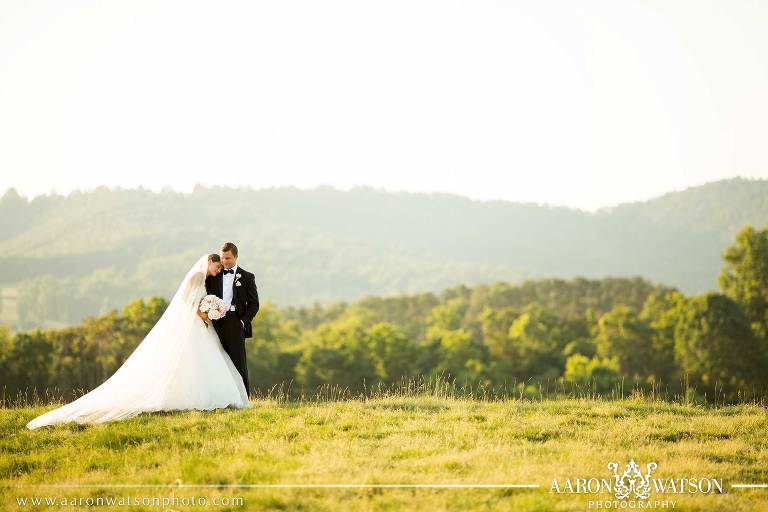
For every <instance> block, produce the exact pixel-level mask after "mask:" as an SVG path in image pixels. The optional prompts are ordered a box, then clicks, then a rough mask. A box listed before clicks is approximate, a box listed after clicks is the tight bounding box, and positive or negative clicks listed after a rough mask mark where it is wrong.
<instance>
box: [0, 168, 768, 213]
mask: <svg viewBox="0 0 768 512" xmlns="http://www.w3.org/2000/svg"><path fill="white" fill-rule="evenodd" d="M732 178H743V179H758V180H766V179H768V178H763V177H750V176H732V177H728V178H723V180H727V179H732ZM717 181H722V180H710V181H707V182H703V183H696V184H692V185H689V186H686V187H683V188H680V189H676V190H667V191H665V192H662V193H660V194H658V195H654V196H652V197H647V198H640V199H636V200H627V201H622V202H620V203H613V204H606V205H601V206H598V207H596V208H594V209H585V208H579V207H576V206H571V205H561V204H552V203H544V202H541V201H526V200H519V199H505V198H476V197H470V196H468V195H466V194H461V193H456V192H449V191H443V190H398V189H395V190H390V189H386V188H384V187H375V186H372V185H365V184H360V185H352V186H350V187H336V186H333V185H329V184H320V185H316V186H314V187H297V186H295V185H272V186H269V187H255V186H252V185H232V187H234V188H238V187H244V188H247V189H251V190H269V189H280V188H296V189H299V190H302V191H311V190H316V189H318V188H322V187H330V188H333V189H335V190H339V191H343V192H349V191H350V190H352V189H356V188H364V187H368V188H372V189H375V190H377V191H381V192H387V193H395V194H396V193H400V192H404V193H412V194H430V193H435V194H450V195H454V196H458V197H463V198H466V199H470V200H473V201H481V202H482V201H509V202H514V203H535V204H538V205H539V206H549V207H562V208H569V209H572V210H578V211H583V212H587V213H595V212H597V211H599V210H602V209H606V208H610V207H613V206H618V205H620V204H627V203H635V202H643V201H647V200H651V199H655V198H657V197H661V196H663V195H665V194H669V193H674V192H682V191H684V190H686V189H688V188H692V187H697V186H700V185H705V184H707V183H713V182H717ZM198 185H200V186H214V185H211V184H208V185H206V184H204V183H196V184H194V185H192V186H191V187H188V188H185V189H176V188H174V187H170V186H163V187H146V186H143V185H138V186H135V187H123V186H120V185H116V186H108V185H95V186H93V187H87V188H72V189H71V190H69V191H67V192H58V191H53V192H51V191H49V192H41V193H38V194H25V193H23V192H22V191H21V190H19V189H18V187H14V186H9V187H7V188H5V189H4V190H2V191H0V197H2V196H3V195H4V194H5V193H6V192H8V191H9V190H10V189H14V190H16V191H17V192H18V193H19V195H21V196H22V197H24V198H26V199H34V198H35V197H38V196H46V195H61V196H68V195H70V194H71V193H73V192H76V191H77V192H83V193H87V192H93V191H95V190H96V189H98V188H101V187H106V188H108V189H110V190H115V189H122V190H137V189H144V190H148V191H151V192H154V193H160V192H163V191H165V190H173V191H174V192H178V193H185V194H186V193H190V192H192V190H193V189H194V188H195V187H196V186H198ZM215 186H225V187H228V186H230V185H228V184H224V185H222V184H215Z"/></svg>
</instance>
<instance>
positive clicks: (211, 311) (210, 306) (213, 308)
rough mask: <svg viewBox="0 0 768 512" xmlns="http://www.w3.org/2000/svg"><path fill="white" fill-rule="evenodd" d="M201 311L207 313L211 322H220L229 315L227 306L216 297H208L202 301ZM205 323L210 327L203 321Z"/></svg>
mask: <svg viewBox="0 0 768 512" xmlns="http://www.w3.org/2000/svg"><path fill="white" fill-rule="evenodd" d="M200 311H202V312H203V313H207V315H206V316H208V319H209V320H218V319H220V318H221V317H223V316H224V315H226V314H227V305H226V304H224V301H223V300H221V299H220V298H218V297H217V296H216V295H206V296H205V297H203V299H202V300H201V301H200ZM203 323H204V324H205V326H206V327H208V322H206V321H205V320H203Z"/></svg>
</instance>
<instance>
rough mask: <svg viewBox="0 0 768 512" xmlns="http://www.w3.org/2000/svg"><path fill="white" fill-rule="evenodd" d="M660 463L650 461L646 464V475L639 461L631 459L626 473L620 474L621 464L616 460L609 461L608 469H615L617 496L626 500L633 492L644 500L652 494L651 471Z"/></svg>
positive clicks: (615, 491) (615, 493) (615, 492)
mask: <svg viewBox="0 0 768 512" xmlns="http://www.w3.org/2000/svg"><path fill="white" fill-rule="evenodd" d="M657 467H659V466H658V464H656V463H655V462H649V463H648V464H646V465H645V476H643V474H642V473H640V466H638V465H637V462H635V461H634V460H630V461H629V463H628V464H627V467H626V469H625V470H624V473H623V474H622V475H621V476H619V473H618V471H617V470H618V469H619V464H618V463H616V462H610V463H608V469H612V470H613V476H614V492H613V494H614V495H615V496H616V498H618V499H620V500H626V499H627V498H629V497H630V495H631V494H634V495H635V497H636V498H638V499H641V500H644V499H646V498H648V496H649V495H650V494H651V471H653V470H654V469H656V468H657Z"/></svg>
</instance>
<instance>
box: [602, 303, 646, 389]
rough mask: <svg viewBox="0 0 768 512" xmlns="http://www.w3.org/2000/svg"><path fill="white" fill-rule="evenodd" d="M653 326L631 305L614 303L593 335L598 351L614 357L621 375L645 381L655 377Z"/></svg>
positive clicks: (605, 356) (604, 355) (603, 354)
mask: <svg viewBox="0 0 768 512" xmlns="http://www.w3.org/2000/svg"><path fill="white" fill-rule="evenodd" d="M652 337H653V330H652V329H651V327H650V326H649V325H648V324H647V323H646V322H644V321H643V320H641V319H640V318H639V317H638V315H637V313H636V312H635V310H634V309H632V308H630V307H628V306H625V305H623V304H616V305H615V306H614V307H613V309H612V310H611V311H609V312H608V313H606V314H604V315H603V316H601V317H600V320H599V322H598V333H597V338H596V339H595V345H596V346H597V355H598V356H599V357H603V358H616V360H617V361H618V363H619V368H620V370H621V373H622V375H626V376H629V377H632V378H634V379H635V380H640V381H645V380H646V379H648V378H649V377H650V378H651V379H652V378H655V377H657V375H656V363H657V361H658V360H659V359H660V357H658V356H659V355H658V354H656V353H655V351H654V348H653V345H652Z"/></svg>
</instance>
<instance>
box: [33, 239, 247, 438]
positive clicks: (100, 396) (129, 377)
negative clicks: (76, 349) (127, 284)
mask: <svg viewBox="0 0 768 512" xmlns="http://www.w3.org/2000/svg"><path fill="white" fill-rule="evenodd" d="M207 269H208V255H207V254H206V255H204V256H202V257H201V258H200V259H199V260H198V261H197V262H196V263H195V265H193V266H192V268H191V269H190V270H189V271H188V272H187V274H186V276H185V277H184V280H183V281H182V283H181V286H179V289H178V290H177V291H176V293H175V294H174V296H173V298H172V299H171V302H170V303H169V304H168V308H167V309H166V310H165V312H164V313H163V315H162V316H161V317H160V320H158V321H157V323H156V324H155V325H154V327H152V329H151V330H150V331H149V333H148V334H147V336H146V337H145V338H144V339H143V340H142V341H141V343H140V344H139V346H138V347H136V350H134V351H133V353H131V355H130V356H129V357H128V359H126V360H125V362H124V363H123V365H122V366H121V367H120V368H118V370H117V371H116V372H115V373H114V374H113V375H112V376H111V377H110V378H108V379H107V380H106V381H104V382H103V383H102V384H101V385H99V386H98V387H96V388H95V389H93V390H92V391H90V392H89V393H87V394H85V395H83V396H81V397H80V398H78V399H77V400H74V401H73V402H70V403H68V404H66V405H64V406H61V407H59V408H57V409H53V410H51V411H48V412H46V413H45V414H42V415H40V416H38V417H37V418H35V419H33V420H32V421H30V422H29V423H27V428H29V429H35V428H38V427H42V426H45V425H53V424H57V423H65V422H69V421H75V422H78V423H103V422H105V421H112V420H122V419H125V418H130V417H132V416H136V415H137V414H140V413H142V412H148V411H169V410H176V409H200V410H208V411H210V410H213V409H216V408H223V407H227V406H233V407H236V408H248V407H251V403H250V402H249V401H248V393H247V392H246V389H245V386H244V385H243V379H242V377H241V376H240V373H238V371H237V369H236V368H235V365H234V364H233V363H232V360H231V359H230V357H229V355H227V353H226V352H225V351H224V348H223V347H222V346H221V342H220V341H219V337H218V335H217V334H216V331H215V330H214V328H213V326H212V325H209V327H206V326H205V324H204V323H203V320H202V319H201V318H200V317H199V316H197V305H198V303H199V302H200V299H201V298H203V297H204V296H205V295H206V292H205V277H206V275H207ZM209 323H210V322H209Z"/></svg>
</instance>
